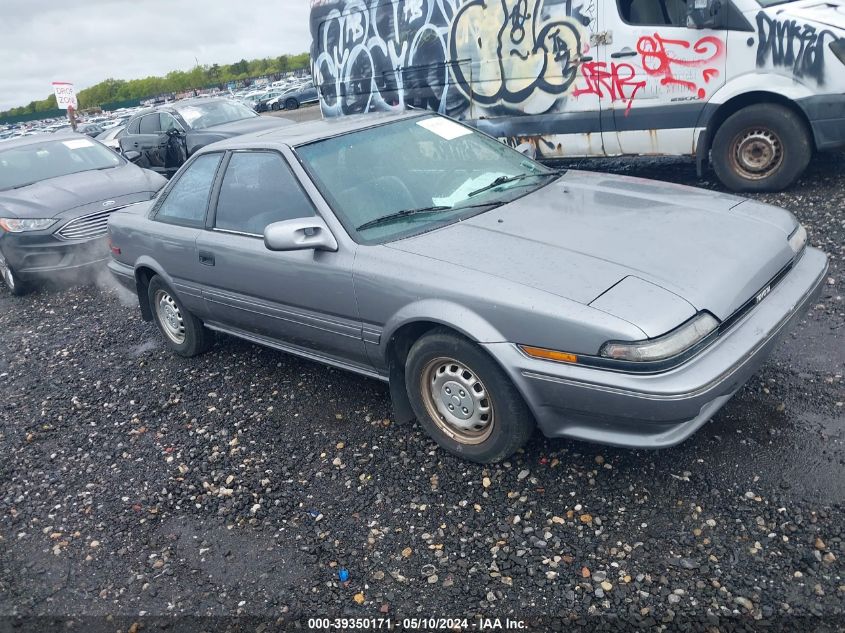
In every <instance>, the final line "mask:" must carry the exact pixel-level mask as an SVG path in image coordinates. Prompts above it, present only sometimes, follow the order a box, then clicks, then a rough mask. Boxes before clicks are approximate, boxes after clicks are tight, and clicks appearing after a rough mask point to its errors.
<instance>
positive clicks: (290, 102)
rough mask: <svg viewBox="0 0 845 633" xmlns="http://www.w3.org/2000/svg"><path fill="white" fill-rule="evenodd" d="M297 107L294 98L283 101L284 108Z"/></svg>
mask: <svg viewBox="0 0 845 633" xmlns="http://www.w3.org/2000/svg"><path fill="white" fill-rule="evenodd" d="M298 107H299V101H297V100H296V99H293V98H291V99H287V100H286V101H285V110H296V109H297V108H298Z"/></svg>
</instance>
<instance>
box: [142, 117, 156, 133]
mask: <svg viewBox="0 0 845 633" xmlns="http://www.w3.org/2000/svg"><path fill="white" fill-rule="evenodd" d="M160 131H161V124H160V121H159V116H158V113H155V114H148V115H147V116H145V117H144V118H143V119H141V134H157V133H158V132H160Z"/></svg>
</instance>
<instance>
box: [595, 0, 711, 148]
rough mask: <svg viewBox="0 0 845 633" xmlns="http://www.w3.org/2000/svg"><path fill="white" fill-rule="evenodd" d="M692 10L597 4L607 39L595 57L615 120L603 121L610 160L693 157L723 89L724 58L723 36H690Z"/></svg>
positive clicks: (675, 5) (694, 32)
mask: <svg viewBox="0 0 845 633" xmlns="http://www.w3.org/2000/svg"><path fill="white" fill-rule="evenodd" d="M695 2H696V0H607V1H606V2H603V3H601V6H602V7H603V10H604V14H603V18H602V24H603V25H604V26H605V28H606V29H607V37H606V38H605V43H603V44H602V45H601V46H599V55H600V56H601V59H602V63H603V64H604V68H605V71H606V73H607V77H606V79H605V81H606V85H607V87H608V89H609V91H610V92H611V93H612V94H611V99H609V100H607V101H608V107H609V109H610V112H611V113H612V115H611V116H604V117H603V122H604V124H603V128H604V132H603V138H604V140H605V149H606V151H607V153H608V154H611V155H612V154H672V155H681V154H691V153H692V152H693V143H694V135H695V128H696V127H697V125H699V121H700V120H702V119H703V118H704V117H703V116H702V115H703V114H704V111H705V109H706V107H707V102H708V101H709V99H710V97H711V96H712V95H713V94H714V93H715V92H716V91H717V90H718V89H719V88H721V87H722V86H723V85H724V84H725V74H726V52H727V48H726V44H725V40H726V37H727V29H726V28H716V29H711V28H706V29H704V28H702V29H699V28H694V24H693V22H692V20H690V19H689V16H690V12H691V10H693V9H695V8H696V7H695V4H694V3H695ZM726 5H727V3H723V7H726ZM722 13H723V14H724V15H726V14H727V9H726V8H723V9H722ZM722 22H724V20H723V21H722Z"/></svg>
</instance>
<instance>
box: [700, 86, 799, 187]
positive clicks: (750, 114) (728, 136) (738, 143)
mask: <svg viewBox="0 0 845 633" xmlns="http://www.w3.org/2000/svg"><path fill="white" fill-rule="evenodd" d="M812 154H813V145H812V141H811V138H810V133H809V130H808V129H807V126H806V125H805V124H804V121H803V120H802V119H801V117H800V116H799V115H798V114H797V113H795V112H794V111H792V110H790V109H789V108H787V107H785V106H782V105H777V104H773V103H759V104H756V105H751V106H748V107H745V108H743V109H742V110H739V111H738V112H735V113H734V114H732V115H731V116H729V117H728V118H727V119H725V121H724V122H723V123H722V125H720V126H719V129H718V130H717V131H716V136H715V137H714V138H713V146H712V148H711V162H712V164H713V170H714V171H715V172H716V176H717V177H718V178H719V180H720V181H722V184H723V185H725V186H726V187H727V188H728V189H731V190H733V191H781V190H783V189H786V188H787V187H789V186H790V185H791V184H792V183H794V182H795V181H796V180H797V179H798V177H799V176H801V174H802V173H804V170H805V169H806V168H807V165H808V164H809V162H810V158H811V157H812Z"/></svg>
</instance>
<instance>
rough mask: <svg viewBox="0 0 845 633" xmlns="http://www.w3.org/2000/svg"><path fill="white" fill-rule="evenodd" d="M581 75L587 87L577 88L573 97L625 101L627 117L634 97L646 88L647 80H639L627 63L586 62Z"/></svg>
mask: <svg viewBox="0 0 845 633" xmlns="http://www.w3.org/2000/svg"><path fill="white" fill-rule="evenodd" d="M581 74H582V75H583V77H584V83H585V85H584V86H582V87H578V86H576V88H575V90H574V91H573V93H572V96H573V97H580V96H581V95H596V96H597V97H599V98H600V99H610V100H611V101H614V102H615V101H623V102H625V104H626V107H625V116H628V114H629V113H630V112H631V106H633V105H634V97H636V96H637V92H639V91H640V90H641V89H642V88H645V84H646V82H645V79H639V80H638V79H637V71H636V69H635V68H634V67H633V66H632V65H631V64H627V63H621V64H606V63H605V62H584V63H583V64H581Z"/></svg>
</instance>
